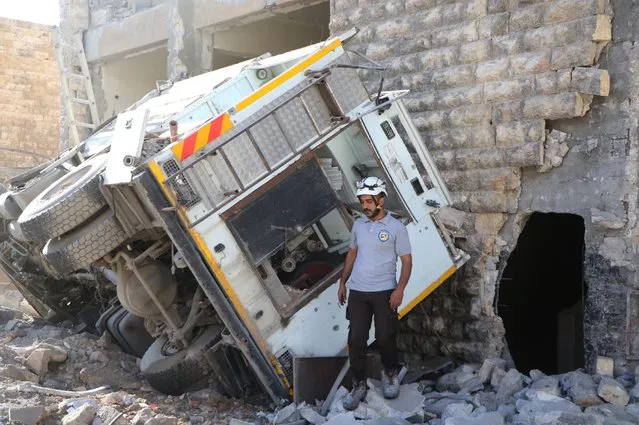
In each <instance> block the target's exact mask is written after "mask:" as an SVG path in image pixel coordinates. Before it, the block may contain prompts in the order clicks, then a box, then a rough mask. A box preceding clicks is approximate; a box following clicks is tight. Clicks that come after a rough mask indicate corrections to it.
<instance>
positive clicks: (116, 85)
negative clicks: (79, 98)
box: [101, 46, 167, 119]
mask: <svg viewBox="0 0 639 425" xmlns="http://www.w3.org/2000/svg"><path fill="white" fill-rule="evenodd" d="M166 69H167V53H166V46H162V47H160V48H158V49H156V50H153V51H150V52H146V53H142V54H138V55H136V56H133V57H129V58H123V59H115V60H112V61H109V62H107V63H105V64H104V65H102V90H103V91H104V100H105V104H106V108H105V110H104V111H101V112H102V116H103V117H104V118H105V119H107V118H109V117H112V116H114V115H117V113H118V112H120V111H122V110H123V109H124V108H126V107H128V106H130V105H131V104H133V103H135V102H137V101H138V100H139V99H140V98H142V97H143V96H144V95H146V94H147V93H148V92H149V91H150V90H151V89H153V88H154V87H155V83H156V81H157V80H165V79H166V78H167V77H166ZM102 106H103V107H104V104H103V105H102Z"/></svg>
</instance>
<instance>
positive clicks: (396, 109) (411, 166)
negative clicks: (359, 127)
mask: <svg viewBox="0 0 639 425" xmlns="http://www.w3.org/2000/svg"><path fill="white" fill-rule="evenodd" d="M362 121H363V123H364V127H365V128H366V131H367V132H368V135H369V137H370V140H371V141H372V144H373V146H374V149H375V151H376V152H377V155H378V156H379V158H380V159H381V162H382V164H383V166H384V167H385V169H386V172H387V174H388V176H389V177H390V180H391V182H389V183H392V185H393V186H394V187H395V188H396V190H397V192H398V195H399V196H400V197H401V198H402V200H403V201H404V204H405V205H406V207H407V208H408V210H409V213H410V214H411V216H412V219H413V220H412V221H411V222H410V223H408V224H407V225H406V227H407V229H408V233H409V237H410V241H411V247H412V255H413V269H412V273H411V278H410V281H409V283H408V286H407V287H406V290H405V293H404V301H403V303H402V305H401V306H400V307H399V314H400V316H404V315H405V314H406V313H408V311H410V310H411V309H412V308H413V307H415V306H416V305H417V304H418V303H419V302H420V301H422V300H423V299H424V298H425V297H426V296H427V295H428V294H430V293H431V292H432V291H434V290H435V289H436V288H437V287H438V286H439V285H440V284H441V283H442V282H443V281H445V280H446V279H447V278H448V277H449V276H450V275H452V274H453V273H454V272H455V270H456V269H457V267H458V266H459V265H461V264H460V263H461V262H462V261H465V259H460V258H455V257H456V256H457V255H453V254H452V253H451V251H450V250H449V248H448V247H447V245H446V242H445V241H444V240H443V238H442V234H440V232H439V231H438V228H437V225H436V223H435V222H434V220H433V217H432V216H431V214H432V213H433V212H436V211H437V209H438V208H439V207H441V206H444V205H448V204H449V196H448V192H447V190H446V187H445V185H444V184H443V182H442V180H441V177H440V176H439V173H438V171H437V168H436V167H435V165H434V163H433V162H432V159H431V158H430V155H429V154H428V151H427V150H426V149H425V147H424V145H423V142H422V141H421V138H420V137H419V134H418V133H417V131H416V129H415V128H414V127H413V126H412V123H411V121H410V120H409V119H407V112H406V110H405V109H404V108H403V107H402V105H401V101H399V102H394V103H393V105H392V107H391V108H390V109H389V110H387V111H386V112H384V113H383V114H382V115H379V114H377V113H371V114H368V115H366V116H364V117H363V118H362ZM411 151H412V152H411ZM414 158H415V160H417V161H415V160H414ZM455 252H456V251H455ZM456 263H457V265H456ZM399 270H400V267H399V264H398V277H399Z"/></svg>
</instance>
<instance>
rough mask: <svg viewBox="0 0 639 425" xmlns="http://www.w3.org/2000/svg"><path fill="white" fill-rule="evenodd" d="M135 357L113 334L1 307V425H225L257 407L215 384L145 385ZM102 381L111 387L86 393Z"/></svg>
mask: <svg viewBox="0 0 639 425" xmlns="http://www.w3.org/2000/svg"><path fill="white" fill-rule="evenodd" d="M137 362H138V359H136V358H135V357H133V356H130V355H128V354H126V353H123V352H122V351H121V350H120V349H119V348H118V347H117V346H116V345H115V344H111V343H109V339H108V338H104V337H98V336H96V335H93V334H89V333H85V332H82V331H81V330H80V329H77V328H74V326H73V325H72V324H67V323H63V324H62V325H61V326H57V327H54V326H51V325H49V324H47V323H44V322H42V321H41V320H40V319H33V318H30V317H27V316H24V315H23V314H22V313H20V315H18V316H16V314H15V313H14V312H12V311H5V310H4V309H3V308H2V307H0V425H5V424H8V423H12V424H13V423H16V424H24V425H54V424H55V425H58V424H63V425H129V424H133V423H137V424H139V425H178V424H179V425H221V424H226V423H228V422H229V421H230V419H231V418H243V419H244V418H254V417H255V415H256V412H258V411H259V410H260V408H258V407H256V406H254V405H251V404H249V403H247V402H245V401H242V400H233V399H229V398H227V397H224V396H222V395H220V394H219V393H217V392H216V391H214V390H212V389H205V390H201V391H197V392H193V393H188V394H184V395H182V396H179V397H174V396H166V395H164V394H161V393H159V392H156V391H154V390H152V389H151V388H150V387H149V386H148V384H147V383H146V382H145V380H144V378H143V377H142V376H141V375H140V373H139V367H138V365H137ZM34 386H37V387H39V388H45V389H46V391H45V392H47V391H49V390H51V389H53V390H65V391H76V392H79V393H77V394H78V395H77V396H74V397H61V396H58V395H55V394H50V393H40V392H35V391H36V389H34ZM101 386H106V387H107V388H108V390H106V391H104V392H101V393H99V394H94V395H90V396H85V395H82V393H81V391H85V390H91V389H95V388H97V387H101ZM49 392H50V391H49ZM262 409H263V407H262ZM6 420H9V421H10V422H5V421H6Z"/></svg>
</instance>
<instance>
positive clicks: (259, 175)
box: [163, 70, 368, 226]
mask: <svg viewBox="0 0 639 425" xmlns="http://www.w3.org/2000/svg"><path fill="white" fill-rule="evenodd" d="M356 78H357V76H356V75H355V73H354V71H352V70H338V72H336V71H335V70H333V72H329V73H323V74H322V73H320V75H316V76H315V78H312V79H311V81H310V82H307V83H306V84H303V85H302V86H301V87H297V88H296V89H293V90H291V91H290V92H289V93H288V94H287V95H284V96H282V97H280V98H279V99H278V100H277V101H275V102H273V103H272V104H270V105H268V106H266V107H264V108H261V109H260V111H259V112H258V113H256V114H254V115H252V116H251V117H250V118H248V119H247V120H246V121H243V122H242V123H241V124H239V125H238V126H236V127H235V128H234V129H233V130H231V131H230V132H229V133H227V134H225V135H223V136H222V137H220V139H219V140H217V141H216V143H214V144H213V145H212V146H210V147H209V148H208V149H206V150H205V152H203V154H201V155H199V156H198V157H197V158H196V159H194V160H192V161H189V163H188V164H186V165H184V166H183V167H179V166H178V164H177V162H176V161H174V160H170V161H167V162H165V163H164V164H163V168H164V172H165V173H166V174H167V176H168V177H167V179H166V180H165V181H164V184H166V185H168V186H169V187H170V188H171V189H172V190H173V192H174V193H175V194H176V195H177V199H178V202H179V203H180V204H181V205H182V206H183V207H186V208H188V207H190V206H193V205H195V204H197V203H198V202H199V201H201V200H204V199H202V198H205V200H206V201H207V202H206V203H208V204H209V205H208V211H207V212H206V213H205V214H204V215H203V216H202V217H200V218H199V219H198V220H196V221H195V222H193V223H192V224H191V226H196V225H197V224H199V223H200V222H202V221H203V220H204V219H206V218H207V217H209V216H210V215H212V214H213V213H214V212H215V211H216V210H218V209H219V208H221V207H222V206H224V205H225V204H227V203H228V202H230V201H232V199H234V198H235V197H236V196H238V195H239V194H241V193H243V192H244V191H246V190H249V189H251V188H252V187H253V186H255V185H256V184H257V183H258V182H259V181H261V180H262V179H263V178H265V177H266V176H268V175H269V174H271V173H272V172H273V171H274V170H275V169H276V168H277V167H279V166H280V165H281V164H283V163H284V162H286V161H287V160H289V159H291V158H292V157H294V156H295V155H297V154H299V153H301V152H303V151H304V150H305V149H306V148H307V147H308V146H309V145H312V144H313V143H314V142H316V141H318V140H320V139H322V138H324V137H325V136H326V135H327V134H328V133H331V132H333V131H334V130H336V129H337V128H339V127H345V126H346V125H348V122H347V121H343V118H344V114H345V113H346V112H348V111H349V110H350V109H351V108H352V107H353V106H355V105H357V104H359V103H361V102H362V101H364V100H367V99H368V93H367V92H366V91H365V89H363V86H362V85H361V82H359V80H358V79H356ZM341 80H347V83H350V84H349V85H351V86H355V85H356V83H359V85H360V87H361V88H362V89H361V90H360V91H359V92H358V94H359V96H353V93H354V92H353V91H350V92H348V93H344V92H342V93H340V92H339V91H338V90H335V88H336V87H335V86H337V85H338V84H335V83H338V82H342V81H341ZM347 99H348V100H347ZM346 100H347V103H345V101H346ZM181 176H184V177H187V178H186V180H185V179H183V178H181Z"/></svg>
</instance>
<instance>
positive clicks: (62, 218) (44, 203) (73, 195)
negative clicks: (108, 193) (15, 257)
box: [18, 155, 107, 242]
mask: <svg viewBox="0 0 639 425" xmlns="http://www.w3.org/2000/svg"><path fill="white" fill-rule="evenodd" d="M106 159H107V155H98V156H96V157H94V158H92V159H90V160H88V161H86V162H84V163H82V164H80V165H79V166H77V167H75V168H74V169H73V170H71V172H70V173H69V174H67V175H65V176H64V177H62V178H60V179H58V180H57V181H55V182H54V183H53V184H51V185H50V186H49V187H47V188H46V189H45V190H43V191H42V192H41V193H40V194H39V195H38V196H37V197H36V198H35V199H34V200H33V201H31V203H29V205H27V207H26V208H25V209H24V211H23V212H22V214H21V215H20V218H19V219H18V223H20V227H21V228H22V231H23V232H24V234H25V236H26V237H27V238H28V239H29V240H31V241H34V242H37V241H43V240H47V239H51V238H54V237H56V236H60V235H63V234H65V233H67V232H69V231H71V230H73V229H75V228H76V227H78V226H80V225H81V224H82V223H84V222H85V221H87V220H88V219H89V218H90V217H92V216H94V215H95V214H96V213H97V212H98V211H100V210H101V209H102V208H103V207H104V205H106V200H105V199H104V197H103V196H102V193H101V192H100V173H101V172H102V170H103V169H104V166H105V164H106Z"/></svg>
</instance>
